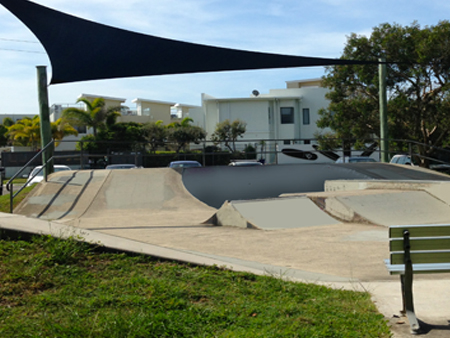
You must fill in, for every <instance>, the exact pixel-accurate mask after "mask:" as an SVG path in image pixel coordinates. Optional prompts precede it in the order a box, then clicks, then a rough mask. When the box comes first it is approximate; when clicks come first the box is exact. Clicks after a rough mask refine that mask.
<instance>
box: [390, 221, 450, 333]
mask: <svg viewBox="0 0 450 338" xmlns="http://www.w3.org/2000/svg"><path fill="white" fill-rule="evenodd" d="M389 248H390V259H386V261H385V263H386V267H387V269H388V270H389V272H390V274H391V275H400V281H401V285H402V299H403V310H402V312H403V313H404V314H406V315H407V317H408V320H409V323H410V325H411V330H412V331H413V333H418V332H419V331H420V325H419V322H418V321H417V317H416V314H415V313H414V302H413V287H412V285H413V274H416V273H445V272H450V224H425V225H395V226H391V227H389Z"/></svg>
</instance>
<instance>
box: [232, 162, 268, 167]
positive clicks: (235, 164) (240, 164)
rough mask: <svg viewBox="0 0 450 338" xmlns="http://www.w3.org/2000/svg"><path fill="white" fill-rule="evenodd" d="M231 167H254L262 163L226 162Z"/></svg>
mask: <svg viewBox="0 0 450 338" xmlns="http://www.w3.org/2000/svg"><path fill="white" fill-rule="evenodd" d="M228 165H229V166H231V167H254V166H260V165H262V163H261V162H255V161H232V162H230V164H228Z"/></svg>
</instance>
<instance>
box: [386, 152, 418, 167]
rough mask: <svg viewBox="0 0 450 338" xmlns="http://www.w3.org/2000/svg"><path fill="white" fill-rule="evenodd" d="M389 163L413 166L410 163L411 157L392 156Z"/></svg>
mask: <svg viewBox="0 0 450 338" xmlns="http://www.w3.org/2000/svg"><path fill="white" fill-rule="evenodd" d="M389 163H394V164H404V165H412V166H413V165H414V163H413V162H412V161H411V156H409V155H394V156H392V158H391V161H390V162H389Z"/></svg>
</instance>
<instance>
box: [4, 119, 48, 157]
mask: <svg viewBox="0 0 450 338" xmlns="http://www.w3.org/2000/svg"><path fill="white" fill-rule="evenodd" d="M7 128H8V132H7V133H6V136H8V137H9V139H10V140H11V141H12V144H13V145H20V146H25V147H26V146H30V147H32V148H33V150H36V149H37V148H38V147H39V144H40V140H41V132H40V130H41V127H40V123H39V116H38V115H36V116H35V117H33V118H32V119H31V118H29V117H25V118H23V119H21V120H19V121H17V123H15V124H13V125H11V126H10V127H7Z"/></svg>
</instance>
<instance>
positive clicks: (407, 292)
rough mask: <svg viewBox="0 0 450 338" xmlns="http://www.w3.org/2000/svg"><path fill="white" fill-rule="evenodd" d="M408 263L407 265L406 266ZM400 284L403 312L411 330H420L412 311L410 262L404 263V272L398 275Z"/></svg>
mask: <svg viewBox="0 0 450 338" xmlns="http://www.w3.org/2000/svg"><path fill="white" fill-rule="evenodd" d="M408 265H409V266H408ZM400 280H401V284H402V298H403V311H402V312H403V313H406V316H407V317H408V321H409V325H410V326H411V330H412V331H413V332H415V333H417V332H418V331H419V330H420V325H419V322H418V321H417V317H416V314H415V313H414V302H413V289H412V287H413V273H412V265H411V263H409V264H406V265H405V274H404V275H400Z"/></svg>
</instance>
